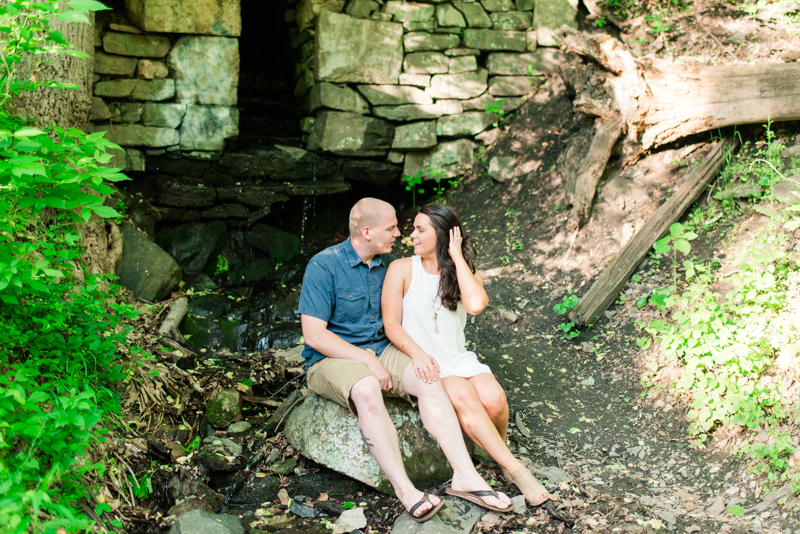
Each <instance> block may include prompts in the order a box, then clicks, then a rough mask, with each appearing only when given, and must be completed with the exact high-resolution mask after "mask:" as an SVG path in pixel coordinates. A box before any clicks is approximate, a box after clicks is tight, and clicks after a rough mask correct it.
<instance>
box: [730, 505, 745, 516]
mask: <svg viewBox="0 0 800 534" xmlns="http://www.w3.org/2000/svg"><path fill="white" fill-rule="evenodd" d="M728 513H729V514H731V515H744V506H742V505H741V504H734V505H733V506H730V507H728Z"/></svg>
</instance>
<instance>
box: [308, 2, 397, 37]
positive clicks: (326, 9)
mask: <svg viewBox="0 0 800 534" xmlns="http://www.w3.org/2000/svg"><path fill="white" fill-rule="evenodd" d="M342 9H344V0H302V1H301V2H300V5H299V6H298V9H297V27H298V29H299V30H300V31H301V32H303V31H305V30H306V29H307V28H311V27H312V26H314V20H315V19H317V17H320V18H322V16H324V15H325V14H327V13H341V12H342ZM389 18H390V19H391V17H389ZM317 22H319V21H318V20H317Z"/></svg>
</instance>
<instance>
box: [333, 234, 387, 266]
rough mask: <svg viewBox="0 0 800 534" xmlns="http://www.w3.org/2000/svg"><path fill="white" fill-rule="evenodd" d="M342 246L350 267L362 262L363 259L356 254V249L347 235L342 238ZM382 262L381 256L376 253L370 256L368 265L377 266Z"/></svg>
mask: <svg viewBox="0 0 800 534" xmlns="http://www.w3.org/2000/svg"><path fill="white" fill-rule="evenodd" d="M342 246H343V247H344V251H345V254H347V261H348V262H349V263H350V267H355V266H356V265H360V264H364V260H362V259H361V256H359V255H358V253H357V252H356V249H354V248H353V244H352V243H351V242H350V238H349V237H348V238H347V239H345V240H344V242H343V243H342ZM382 264H383V259H382V258H381V255H380V254H378V255H377V256H375V257H374V258H372V263H371V264H370V265H369V266H370V267H377V266H378V265H382ZM364 265H366V264H364Z"/></svg>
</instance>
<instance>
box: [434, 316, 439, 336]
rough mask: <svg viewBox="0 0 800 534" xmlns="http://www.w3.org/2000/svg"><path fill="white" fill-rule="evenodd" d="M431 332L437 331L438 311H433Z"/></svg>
mask: <svg viewBox="0 0 800 534" xmlns="http://www.w3.org/2000/svg"><path fill="white" fill-rule="evenodd" d="M433 333H434V334H438V333H439V314H438V313H434V314H433Z"/></svg>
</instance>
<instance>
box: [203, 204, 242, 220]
mask: <svg viewBox="0 0 800 534" xmlns="http://www.w3.org/2000/svg"><path fill="white" fill-rule="evenodd" d="M248 214H249V212H248V211H247V208H245V207H244V206H242V205H241V204H220V205H219V206H214V207H213V208H210V209H207V210H205V211H204V212H203V217H205V218H206V219H228V218H236V219H246V218H247V215H248Z"/></svg>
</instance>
